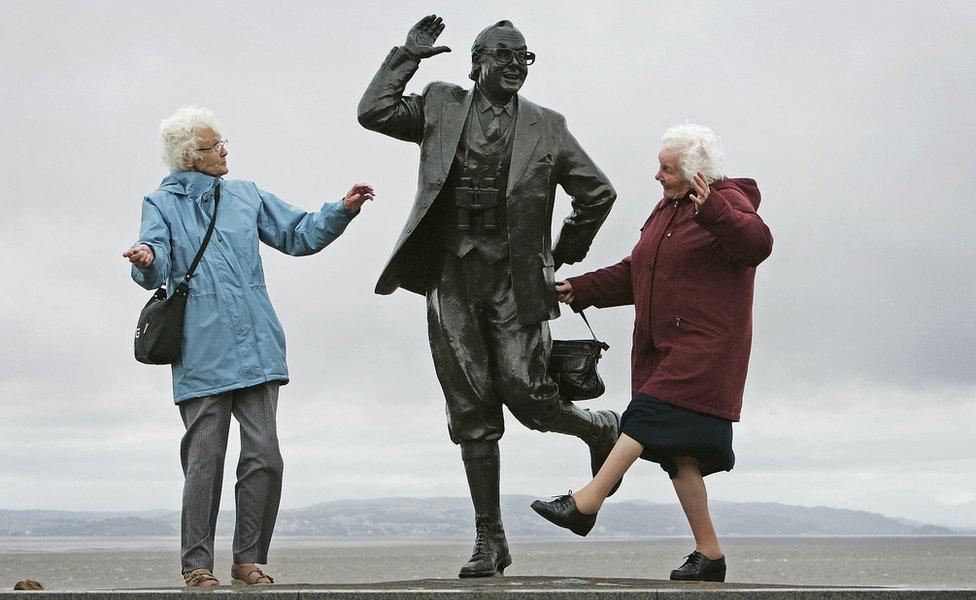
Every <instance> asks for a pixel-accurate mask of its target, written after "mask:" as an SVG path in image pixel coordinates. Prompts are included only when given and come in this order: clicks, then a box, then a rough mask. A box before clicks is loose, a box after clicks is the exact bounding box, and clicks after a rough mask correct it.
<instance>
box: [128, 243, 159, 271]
mask: <svg viewBox="0 0 976 600" xmlns="http://www.w3.org/2000/svg"><path fill="white" fill-rule="evenodd" d="M122 258H128V259H129V262H130V263H132V264H134V265H135V266H137V267H148V266H149V265H151V264H152V261H153V259H154V258H156V255H155V254H153V250H152V248H150V247H149V246H147V245H146V244H136V245H135V246H133V247H131V248H129V249H128V250H126V251H125V252H123V253H122Z"/></svg>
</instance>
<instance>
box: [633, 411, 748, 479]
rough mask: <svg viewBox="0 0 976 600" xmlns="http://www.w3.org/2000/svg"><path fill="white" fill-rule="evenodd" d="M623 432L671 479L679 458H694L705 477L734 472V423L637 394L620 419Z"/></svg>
mask: <svg viewBox="0 0 976 600" xmlns="http://www.w3.org/2000/svg"><path fill="white" fill-rule="evenodd" d="M620 431H621V432H622V433H626V434H627V435H628V436H630V437H632V438H634V439H635V440H637V441H638V442H640V443H641V445H643V446H644V452H643V453H642V454H641V458H643V459H644V460H649V461H652V462H656V463H659V464H660V465H661V468H662V469H664V470H665V471H667V473H668V475H670V476H671V479H674V478H675V477H677V476H678V467H677V465H676V464H675V462H674V458H675V457H676V456H694V457H695V458H697V459H698V468H699V469H701V474H702V476H703V477H704V476H705V475H711V474H712V473H717V472H719V471H731V470H732V467H733V466H734V465H735V454H734V453H733V452H732V421H729V420H728V419H723V418H721V417H716V416H713V415H706V414H704V413H700V412H695V411H693V410H688V409H687V408H681V407H680V406H674V405H673V404H668V403H667V402H662V401H661V400H658V399H657V398H654V397H652V396H645V395H643V394H636V395H635V396H634V398H633V399H632V400H631V401H630V405H629V406H628V407H627V410H625V411H624V414H623V415H622V416H621V417H620Z"/></svg>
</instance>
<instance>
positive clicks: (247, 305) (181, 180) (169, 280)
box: [132, 171, 354, 404]
mask: <svg viewBox="0 0 976 600" xmlns="http://www.w3.org/2000/svg"><path fill="white" fill-rule="evenodd" d="M217 181H218V180H217V179H216V178H214V177H210V176H209V175H204V174H203V173H197V172H194V171H187V172H178V173H172V174H171V175H169V176H167V177H166V178H164V179H163V181H162V183H160V184H159V188H158V189H157V190H156V191H154V192H153V193H151V194H149V195H148V196H146V198H145V199H144V200H143V203H142V230H141V233H140V234H139V243H142V244H146V245H148V246H150V247H151V248H152V249H153V253H154V254H155V259H154V260H153V262H152V264H150V265H149V266H148V267H146V268H141V267H137V266H135V265H133V267H132V279H134V280H135V281H136V283H138V284H139V285H141V286H142V287H144V288H146V289H150V290H151V289H155V288H157V287H159V286H161V285H163V284H164V283H165V284H167V286H168V288H167V289H169V290H170V293H172V290H174V289H176V285H177V284H178V283H179V281H180V280H181V279H182V278H183V276H184V275H185V274H186V271H187V269H189V267H190V263H191V262H193V257H194V256H195V255H196V252H197V250H198V249H199V248H200V244H201V243H202V242H203V237H204V235H205V234H206V232H207V227H208V226H209V225H210V218H211V217H212V216H213V207H214V201H213V190H214V184H215V183H217ZM220 188H221V189H220V204H219V206H220V208H219V209H218V212H217V226H216V229H215V231H214V235H213V237H212V238H211V240H210V244H209V245H208V246H207V249H206V251H205V252H204V254H203V259H202V260H201V261H200V265H199V266H198V267H197V270H196V272H195V273H194V274H193V277H192V279H191V280H190V295H189V297H188V299H187V304H186V320H185V322H184V325H183V348H182V355H181V357H180V359H179V360H178V361H177V362H176V363H174V364H173V397H174V400H175V401H176V403H177V404H179V403H180V402H184V401H186V400H190V399H192V398H199V397H201V396H208V395H211V394H219V393H221V392H226V391H229V390H233V389H238V388H244V387H249V386H252V385H258V384H261V383H265V382H268V381H279V382H281V383H283V384H284V383H287V382H288V367H287V365H286V364H285V335H284V331H282V329H281V323H279V322H278V316H277V315H276V314H275V311H274V308H273V307H272V306H271V300H270V298H268V291H267V289H266V288H265V284H264V269H263V267H262V266H261V255H260V254H259V252H258V240H260V241H262V242H264V243H265V244H267V245H269V246H271V247H272V248H276V249H278V250H281V251H282V252H284V253H286V254H291V255H294V256H304V255H307V254H313V253H315V252H318V251H319V250H321V249H322V248H325V247H326V246H327V245H329V243H331V242H332V240H334V239H336V238H337V237H339V235H340V234H341V233H342V232H343V230H345V228H346V225H348V224H349V222H350V221H351V220H352V219H353V216H354V215H353V214H352V213H350V212H349V211H347V210H346V209H345V207H344V206H343V203H342V201H339V202H333V203H326V204H325V205H324V206H323V207H322V209H321V210H319V211H318V212H314V213H308V212H305V211H303V210H301V209H298V208H296V207H294V206H291V205H289V204H286V203H285V202H284V201H282V200H281V199H279V198H278V197H276V196H274V195H273V194H269V193H268V192H265V191H263V190H260V189H258V187H257V186H255V185H254V183H252V182H250V181H237V180H228V181H223V180H221V181H220Z"/></svg>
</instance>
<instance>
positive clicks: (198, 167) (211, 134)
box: [183, 127, 230, 177]
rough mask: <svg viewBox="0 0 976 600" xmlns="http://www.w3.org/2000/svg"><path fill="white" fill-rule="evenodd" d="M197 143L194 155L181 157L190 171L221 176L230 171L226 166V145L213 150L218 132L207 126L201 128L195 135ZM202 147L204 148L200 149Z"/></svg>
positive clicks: (217, 140) (217, 138)
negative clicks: (196, 135)
mask: <svg viewBox="0 0 976 600" xmlns="http://www.w3.org/2000/svg"><path fill="white" fill-rule="evenodd" d="M197 139H198V141H199V145H198V146H197V152H196V153H194V157H193V158H192V159H191V158H190V157H187V156H184V157H183V164H184V165H186V167H187V168H188V169H190V170H191V171H196V172H198V173H203V174H204V175H210V176H211V177H223V176H224V175H226V174H227V173H229V172H230V169H229V168H227V147H226V146H221V148H220V149H219V150H214V149H213V148H214V146H216V145H217V142H219V141H220V132H219V131H214V130H213V129H210V128H209V127H208V128H206V129H204V130H202V131H201V132H200V135H199V136H198V137H197ZM200 148H204V150H200Z"/></svg>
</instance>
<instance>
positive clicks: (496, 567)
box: [458, 441, 512, 577]
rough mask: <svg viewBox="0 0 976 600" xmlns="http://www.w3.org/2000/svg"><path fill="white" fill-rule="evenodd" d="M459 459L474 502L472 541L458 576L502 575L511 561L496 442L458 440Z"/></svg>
mask: <svg viewBox="0 0 976 600" xmlns="http://www.w3.org/2000/svg"><path fill="white" fill-rule="evenodd" d="M461 459H462V460H463V461H464V473H465V475H466V476H467V478H468V490H469V491H470V492H471V502H472V503H473V504H474V513H475V515H474V520H475V531H476V535H475V543H474V551H473V552H472V553H471V558H470V559H469V560H468V562H467V564H465V565H464V566H463V567H461V572H460V573H458V576H459V577H491V576H494V575H503V574H504V573H505V568H506V567H508V566H509V565H510V564H512V555H511V553H510V552H509V550H508V540H507V539H506V538H505V528H504V526H503V525H502V516H501V505H500V502H499V491H498V489H499V459H498V442H497V441H492V442H461Z"/></svg>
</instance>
